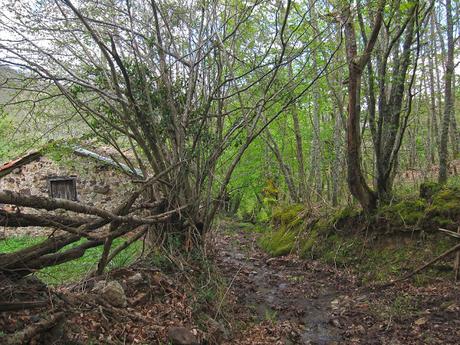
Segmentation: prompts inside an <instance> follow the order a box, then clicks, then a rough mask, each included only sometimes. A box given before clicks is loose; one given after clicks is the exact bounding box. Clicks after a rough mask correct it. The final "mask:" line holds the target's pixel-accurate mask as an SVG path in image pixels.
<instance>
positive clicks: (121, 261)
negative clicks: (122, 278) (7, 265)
mask: <svg viewBox="0 0 460 345" xmlns="http://www.w3.org/2000/svg"><path fill="white" fill-rule="evenodd" d="M45 239H46V237H30V236H17V237H9V238H7V239H4V240H1V241H0V253H11V252H14V251H17V250H20V249H23V248H26V247H29V246H31V245H34V244H38V243H40V242H42V241H44V240H45ZM83 241H85V240H81V241H79V242H76V243H72V244H69V245H68V246H66V247H64V248H63V249H61V251H64V250H67V249H70V248H73V247H75V246H77V245H79V244H80V243H82V242H83ZM123 241H124V240H123V239H120V238H118V239H116V240H115V241H114V243H113V247H116V246H117V245H120V244H121V243H123ZM113 247H112V248H113ZM141 247H142V242H141V241H137V242H135V243H133V244H132V245H131V246H129V247H128V248H126V249H125V250H123V251H122V252H121V253H120V254H118V255H117V256H116V257H115V258H114V259H113V260H112V261H111V262H110V263H109V265H108V268H109V269H113V268H117V267H122V266H126V265H128V264H130V263H132V262H133V261H134V260H135V259H136V257H137V254H139V252H140V249H141ZM101 253H102V246H99V247H95V248H90V249H88V250H87V251H86V252H85V254H84V255H83V256H82V257H81V258H79V259H76V260H72V261H69V262H66V263H63V264H60V265H56V266H51V267H46V268H44V269H42V270H40V271H39V272H37V273H36V275H37V277H38V278H40V279H41V280H43V281H44V282H45V283H47V284H50V285H59V284H64V283H69V282H75V281H78V280H80V279H81V278H83V277H84V276H85V275H86V274H87V273H88V272H90V271H91V270H93V269H94V268H96V266H97V263H98V261H99V257H100V255H101Z"/></svg>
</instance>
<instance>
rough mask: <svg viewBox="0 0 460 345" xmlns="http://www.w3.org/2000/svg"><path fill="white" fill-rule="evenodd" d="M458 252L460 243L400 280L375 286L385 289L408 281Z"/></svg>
mask: <svg viewBox="0 0 460 345" xmlns="http://www.w3.org/2000/svg"><path fill="white" fill-rule="evenodd" d="M458 250H460V243H459V244H457V245H455V246H453V247H452V248H450V249H448V250H447V251H445V252H444V253H442V254H441V255H439V256H437V257H436V258H434V259H433V260H431V261H429V262H427V263H426V264H424V265H422V266H420V267H419V268H417V269H416V270H414V271H412V272H410V273H408V274H406V275H405V276H403V277H402V278H399V279H396V280H392V281H390V282H388V283H385V284H383V285H380V286H376V287H379V288H386V287H389V286H392V285H395V284H397V283H399V282H402V281H403V280H406V279H409V278H411V277H413V276H414V275H416V274H417V273H419V272H421V271H423V270H424V269H425V268H427V267H429V266H431V265H432V264H434V263H435V262H437V261H439V260H441V259H443V258H445V257H446V256H448V255H449V254H452V253H454V252H456V251H458Z"/></svg>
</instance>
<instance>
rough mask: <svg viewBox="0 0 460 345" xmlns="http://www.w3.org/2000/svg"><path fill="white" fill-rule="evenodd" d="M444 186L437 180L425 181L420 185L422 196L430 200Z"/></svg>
mask: <svg viewBox="0 0 460 345" xmlns="http://www.w3.org/2000/svg"><path fill="white" fill-rule="evenodd" d="M441 188H442V186H441V185H440V184H439V183H436V182H423V183H422V184H421V185H420V197H421V198H423V199H426V200H430V199H431V198H432V197H433V196H434V195H435V194H436V193H438V192H439V191H440V190H441Z"/></svg>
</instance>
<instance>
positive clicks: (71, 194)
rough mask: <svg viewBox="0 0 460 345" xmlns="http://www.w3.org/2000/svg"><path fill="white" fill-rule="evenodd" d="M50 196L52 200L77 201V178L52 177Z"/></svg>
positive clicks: (49, 184) (49, 180) (50, 180)
mask: <svg viewBox="0 0 460 345" xmlns="http://www.w3.org/2000/svg"><path fill="white" fill-rule="evenodd" d="M48 188H49V195H50V197H52V198H60V199H67V200H74V201H75V200H77V181H76V178H75V177H52V178H49V179H48Z"/></svg>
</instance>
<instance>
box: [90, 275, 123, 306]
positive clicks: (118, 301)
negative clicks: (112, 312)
mask: <svg viewBox="0 0 460 345" xmlns="http://www.w3.org/2000/svg"><path fill="white" fill-rule="evenodd" d="M98 283H99V282H98ZM96 285H97V284H96ZM100 295H101V297H102V298H103V299H104V300H106V301H107V302H108V303H110V304H111V305H113V306H114V307H126V304H127V301H126V295H125V290H123V287H122V286H121V284H120V283H119V282H117V281H116V280H112V281H110V282H108V283H107V284H106V285H105V286H104V287H103V288H102V290H100Z"/></svg>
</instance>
